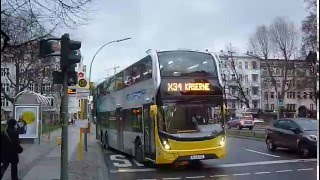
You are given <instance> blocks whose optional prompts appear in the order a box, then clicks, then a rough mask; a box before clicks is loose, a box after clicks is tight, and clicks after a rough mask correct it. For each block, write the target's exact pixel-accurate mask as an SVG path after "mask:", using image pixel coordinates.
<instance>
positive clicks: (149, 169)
mask: <svg viewBox="0 0 320 180" xmlns="http://www.w3.org/2000/svg"><path fill="white" fill-rule="evenodd" d="M316 161H317V159H290V160H277V161H260V162H249V163H236V164H217V165H215V166H214V167H216V168H228V167H243V166H257V165H268V164H285V163H305V162H316ZM210 168H212V167H210V166H208V167H206V169H210ZM151 171H157V169H155V168H143V169H129V168H128V169H127V168H119V169H117V170H110V173H113V174H115V173H132V172H151ZM291 171H292V170H291ZM218 176H219V175H218Z"/></svg>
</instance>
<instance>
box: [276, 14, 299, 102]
mask: <svg viewBox="0 0 320 180" xmlns="http://www.w3.org/2000/svg"><path fill="white" fill-rule="evenodd" d="M270 39H271V41H270V42H271V43H272V47H274V53H275V54H276V55H278V56H279V57H280V58H281V59H283V60H284V66H283V68H282V74H283V78H282V83H281V86H280V87H281V88H280V95H281V98H284V95H285V93H286V92H287V91H289V90H290V89H291V88H292V87H291V86H288V87H287V88H286V85H287V82H288V80H289V79H288V71H290V70H292V68H293V67H292V66H290V65H291V64H292V63H290V62H289V61H290V60H292V59H294V58H295V55H297V54H296V53H297V50H298V31H297V29H296V27H295V25H294V23H293V22H290V21H288V20H287V19H285V18H282V17H278V18H276V19H275V20H274V22H273V23H272V24H271V26H270ZM294 77H295V76H293V78H294ZM290 80H291V79H290ZM293 81H294V79H293Z"/></svg>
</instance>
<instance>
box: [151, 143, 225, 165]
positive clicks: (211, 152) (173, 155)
mask: <svg viewBox="0 0 320 180" xmlns="http://www.w3.org/2000/svg"><path fill="white" fill-rule="evenodd" d="M157 153H158V156H157V160H156V163H157V164H170V163H174V162H180V161H194V160H205V159H224V158H225V156H226V148H225V146H219V147H215V148H208V149H195V150H177V151H175V150H163V149H161V150H158V152H157Z"/></svg>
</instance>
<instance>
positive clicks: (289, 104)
mask: <svg viewBox="0 0 320 180" xmlns="http://www.w3.org/2000/svg"><path fill="white" fill-rule="evenodd" d="M260 64H261V82H262V84H261V88H262V94H263V96H262V102H264V103H263V106H262V107H263V110H264V111H266V112H273V111H274V110H275V109H277V100H278V98H281V97H280V88H281V85H282V83H286V86H285V90H286V93H285V96H284V97H282V98H281V99H283V100H284V112H285V114H287V116H294V115H297V113H298V110H299V108H300V109H301V108H306V109H308V110H311V111H315V110H316V95H315V92H316V84H317V79H316V72H315V68H314V64H313V62H310V61H307V60H292V61H289V62H287V63H286V61H284V60H279V59H269V60H268V61H267V62H266V61H261V63H260ZM269 67H271V68H269ZM284 67H287V69H288V71H287V81H286V82H284V81H283V80H284V77H285V70H284ZM269 69H270V71H271V75H270V73H269ZM272 76H273V77H274V78H275V81H276V85H277V89H278V93H277V92H276V90H275V87H274V85H272V82H271V79H272V78H271V77H272Z"/></svg>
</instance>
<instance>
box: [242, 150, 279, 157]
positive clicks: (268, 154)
mask: <svg viewBox="0 0 320 180" xmlns="http://www.w3.org/2000/svg"><path fill="white" fill-rule="evenodd" d="M245 150H247V151H250V152H254V153H258V154H263V155H266V156H272V157H276V158H279V157H280V156H276V155H273V154H267V153H263V152H259V151H254V150H251V149H245Z"/></svg>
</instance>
